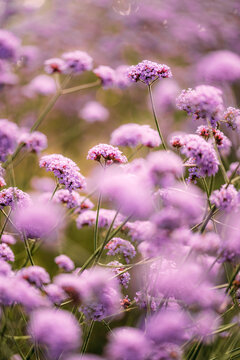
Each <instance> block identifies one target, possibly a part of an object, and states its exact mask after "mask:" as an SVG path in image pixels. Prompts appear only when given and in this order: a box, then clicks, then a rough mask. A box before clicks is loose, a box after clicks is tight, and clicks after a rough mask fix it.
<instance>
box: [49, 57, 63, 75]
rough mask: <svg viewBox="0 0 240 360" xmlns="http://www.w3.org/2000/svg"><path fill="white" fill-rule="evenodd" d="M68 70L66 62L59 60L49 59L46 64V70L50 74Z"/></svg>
mask: <svg viewBox="0 0 240 360" xmlns="http://www.w3.org/2000/svg"><path fill="white" fill-rule="evenodd" d="M65 68H66V64H65V62H64V60H62V59H59V58H52V59H48V60H46V61H45V62H44V70H45V71H46V73H48V74H53V73H60V74H61V73H63V72H64V70H65Z"/></svg>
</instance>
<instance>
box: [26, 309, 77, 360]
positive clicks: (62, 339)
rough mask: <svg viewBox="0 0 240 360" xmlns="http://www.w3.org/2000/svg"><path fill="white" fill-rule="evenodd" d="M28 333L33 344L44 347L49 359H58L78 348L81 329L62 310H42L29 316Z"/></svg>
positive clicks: (68, 314) (71, 316)
mask: <svg viewBox="0 0 240 360" xmlns="http://www.w3.org/2000/svg"><path fill="white" fill-rule="evenodd" d="M28 333H29V334H30V335H31V337H32V341H33V342H37V343H38V344H40V345H43V346H46V348H47V352H48V356H49V358H50V359H54V360H55V359H58V358H59V357H60V355H62V354H66V353H68V352H70V351H73V350H75V349H77V347H79V345H80V344H81V339H80V337H81V329H80V327H79V324H78V322H77V320H76V318H75V317H74V316H73V315H72V314H71V313H69V312H68V311H64V310H59V309H58V310H54V309H42V310H36V311H34V312H33V313H32V314H31V318H30V322H29V325H28Z"/></svg>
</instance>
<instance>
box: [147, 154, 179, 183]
mask: <svg viewBox="0 0 240 360" xmlns="http://www.w3.org/2000/svg"><path fill="white" fill-rule="evenodd" d="M147 171H148V174H149V177H150V179H151V182H152V184H153V185H154V186H157V185H159V186H162V187H166V186H170V185H172V184H174V182H175V178H177V177H180V176H181V175H182V172H183V165H182V160H181V158H180V157H179V156H178V155H176V154H174V153H173V152H166V151H155V152H153V153H150V154H149V155H148V157H147Z"/></svg>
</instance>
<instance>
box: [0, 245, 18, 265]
mask: <svg viewBox="0 0 240 360" xmlns="http://www.w3.org/2000/svg"><path fill="white" fill-rule="evenodd" d="M0 259H1V260H4V261H14V260H15V256H14V253H13V252H12V250H11V249H10V247H9V246H8V245H7V244H4V243H3V244H0Z"/></svg>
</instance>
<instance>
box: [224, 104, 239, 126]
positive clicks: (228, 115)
mask: <svg viewBox="0 0 240 360" xmlns="http://www.w3.org/2000/svg"><path fill="white" fill-rule="evenodd" d="M223 118H224V122H226V124H227V126H228V127H229V128H231V129H232V130H237V131H240V109H236V108H234V107H228V108H227V110H226V111H225V112H224V114H223Z"/></svg>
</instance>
